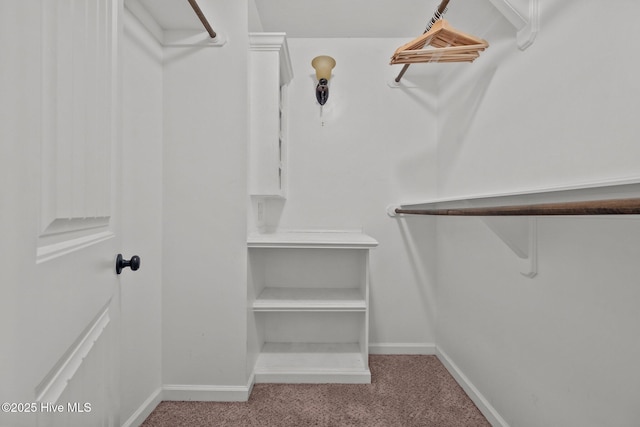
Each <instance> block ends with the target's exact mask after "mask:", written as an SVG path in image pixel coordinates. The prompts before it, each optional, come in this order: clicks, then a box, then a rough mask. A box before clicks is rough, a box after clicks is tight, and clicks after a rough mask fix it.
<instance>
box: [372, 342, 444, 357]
mask: <svg viewBox="0 0 640 427" xmlns="http://www.w3.org/2000/svg"><path fill="white" fill-rule="evenodd" d="M369 354H426V355H433V354H436V345H435V344H431V343H369Z"/></svg>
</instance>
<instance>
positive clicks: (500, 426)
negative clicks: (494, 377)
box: [436, 346, 509, 427]
mask: <svg viewBox="0 0 640 427" xmlns="http://www.w3.org/2000/svg"><path fill="white" fill-rule="evenodd" d="M436 356H438V359H439V360H440V362H442V364H443V365H444V366H445V368H447V370H448V371H449V373H450V374H451V376H452V377H453V378H454V379H455V380H456V382H457V383H458V384H459V385H460V387H462V389H463V390H464V391H465V393H467V395H468V396H469V398H470V399H471V400H472V401H473V403H475V405H476V406H477V407H478V409H479V410H480V412H482V415H484V417H485V418H486V419H487V421H489V423H491V425H492V426H494V427H509V424H507V422H506V421H505V420H504V418H502V417H501V416H500V414H499V413H498V411H496V409H495V408H494V407H493V406H492V405H491V404H490V403H489V401H488V400H487V399H486V398H485V397H484V396H483V395H482V393H480V391H479V390H478V389H477V388H476V387H475V386H474V385H473V384H472V383H471V381H469V378H467V376H466V375H465V374H463V373H462V371H461V370H460V368H458V366H457V365H456V364H455V363H453V361H452V360H451V358H449V356H447V354H446V353H445V352H444V351H442V349H441V348H440V347H437V346H436Z"/></svg>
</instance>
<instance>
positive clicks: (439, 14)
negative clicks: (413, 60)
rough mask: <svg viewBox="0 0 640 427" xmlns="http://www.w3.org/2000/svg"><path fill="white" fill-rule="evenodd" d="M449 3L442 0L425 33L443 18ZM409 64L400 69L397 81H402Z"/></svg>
mask: <svg viewBox="0 0 640 427" xmlns="http://www.w3.org/2000/svg"><path fill="white" fill-rule="evenodd" d="M448 4H449V0H442V3H440V6H438V10H437V11H436V13H434V14H433V18H431V21H429V23H428V24H427V28H425V29H424V33H426V32H427V31H429V30H430V29H431V27H432V26H433V24H435V23H436V21H437V20H438V19H440V18H442V14H443V13H444V11H445V9H446V8H447V5H448ZM424 33H422V34H424ZM409 65H411V64H404V66H403V67H402V70H400V74H398V77H396V83H400V79H401V78H402V76H404V73H406V72H407V68H409Z"/></svg>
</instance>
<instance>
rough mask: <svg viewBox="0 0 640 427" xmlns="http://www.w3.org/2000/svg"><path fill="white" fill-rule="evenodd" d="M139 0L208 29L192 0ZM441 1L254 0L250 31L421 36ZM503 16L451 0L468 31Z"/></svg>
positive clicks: (484, 2)
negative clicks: (197, 14) (194, 10)
mask: <svg viewBox="0 0 640 427" xmlns="http://www.w3.org/2000/svg"><path fill="white" fill-rule="evenodd" d="M199 1H200V5H201V7H202V9H203V11H205V13H206V14H207V17H208V18H209V21H210V22H211V25H212V26H213V28H214V30H215V29H216V23H217V22H218V21H217V20H216V17H215V16H209V15H211V14H212V13H211V12H209V11H210V10H211V9H210V7H206V6H208V5H207V4H206V2H207V0H199ZM139 2H140V3H141V4H142V5H143V6H144V7H145V8H146V9H147V10H148V11H149V12H150V13H151V14H152V15H153V17H154V18H155V20H156V21H157V22H158V24H159V25H160V26H161V27H162V28H163V29H165V30H185V29H202V24H201V23H200V21H199V20H198V18H197V16H196V15H195V13H194V12H193V10H192V9H191V6H190V5H189V3H188V2H187V1H186V0H139ZM254 2H255V5H254ZM439 4H440V0H323V1H322V2H318V1H311V0H249V5H250V6H249V9H250V10H249V15H250V18H251V19H250V31H268V32H270V31H276V32H286V33H287V35H288V36H289V37H312V38H324V37H381V38H389V37H394V38H395V37H415V36H417V35H420V34H422V32H423V31H424V28H425V26H426V24H427V22H429V20H430V19H431V17H432V16H433V12H434V11H435V10H436V8H437V7H438V5H439ZM207 12H209V13H207ZM497 15H499V13H498V12H497V10H496V9H495V8H494V7H493V6H492V5H491V3H490V1H489V0H451V2H450V3H449V10H448V12H447V19H448V20H449V21H450V22H451V23H452V24H453V25H454V26H455V27H456V28H459V29H461V30H463V31H465V32H471V33H478V34H481V33H482V31H481V30H482V25H483V22H484V23H486V22H487V20H490V19H491V18H495V16H497ZM223 24H224V23H221V25H218V28H220V27H223V26H224V25H223Z"/></svg>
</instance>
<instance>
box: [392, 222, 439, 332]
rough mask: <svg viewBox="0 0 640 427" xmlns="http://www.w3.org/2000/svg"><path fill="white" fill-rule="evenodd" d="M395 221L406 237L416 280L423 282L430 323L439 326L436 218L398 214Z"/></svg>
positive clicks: (423, 294) (406, 246)
mask: <svg viewBox="0 0 640 427" xmlns="http://www.w3.org/2000/svg"><path fill="white" fill-rule="evenodd" d="M395 220H396V223H397V224H398V228H399V230H400V235H401V236H402V242H403V243H404V248H405V254H406V256H407V259H408V260H409V264H410V266H411V271H412V273H413V276H414V277H415V281H416V283H418V284H420V288H419V289H418V291H419V294H420V296H421V298H422V303H423V304H422V305H423V306H424V307H428V308H429V310H428V313H427V316H428V318H429V323H430V324H432V325H435V321H436V305H437V304H436V292H435V290H436V289H435V284H436V273H437V272H436V265H437V247H436V244H435V241H436V218H431V217H402V216H397V217H396V218H395Z"/></svg>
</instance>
